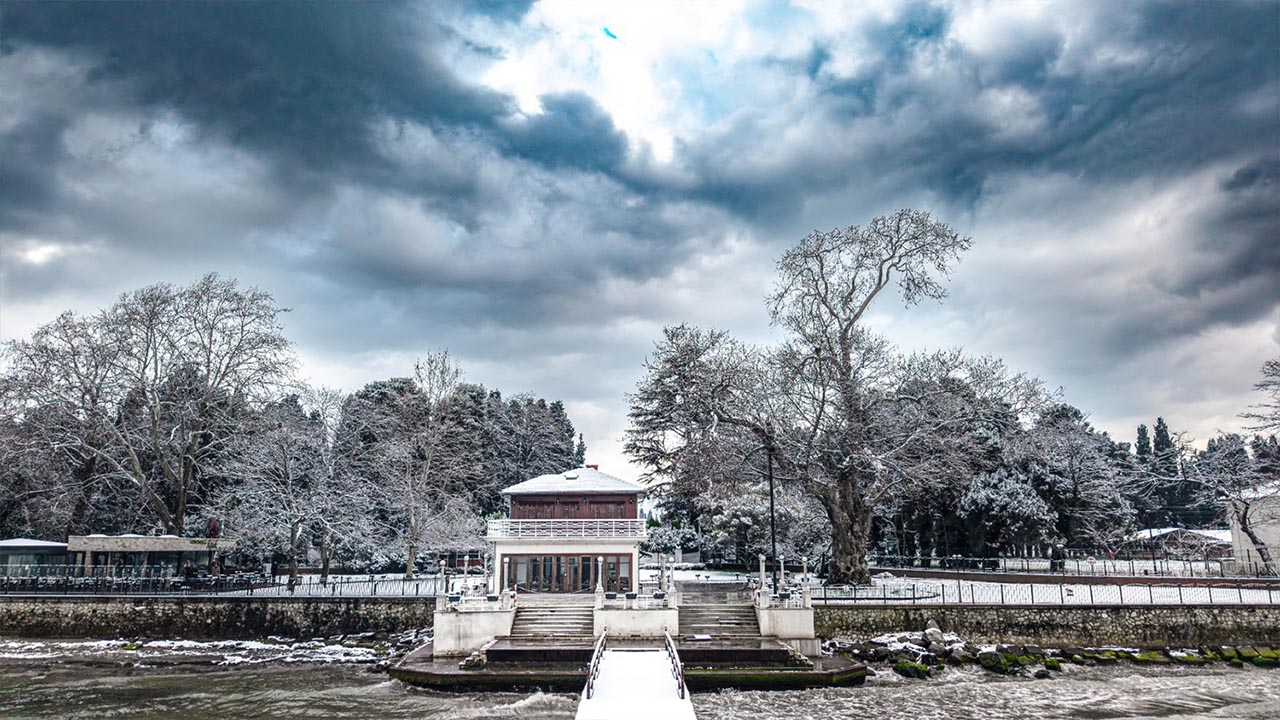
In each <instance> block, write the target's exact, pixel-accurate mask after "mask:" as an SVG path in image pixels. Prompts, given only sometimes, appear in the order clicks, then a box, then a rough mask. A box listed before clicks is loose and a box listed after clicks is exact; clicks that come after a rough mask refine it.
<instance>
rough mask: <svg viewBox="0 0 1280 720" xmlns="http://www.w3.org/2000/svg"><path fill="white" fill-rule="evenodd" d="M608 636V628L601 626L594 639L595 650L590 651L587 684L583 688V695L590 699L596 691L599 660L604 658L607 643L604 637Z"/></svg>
mask: <svg viewBox="0 0 1280 720" xmlns="http://www.w3.org/2000/svg"><path fill="white" fill-rule="evenodd" d="M608 636H609V628H603V629H602V630H601V631H600V639H599V640H596V647H595V650H592V651H591V667H590V668H589V669H588V670H587V686H586V687H585V688H583V690H582V693H583V695H584V696H585V697H586V698H587V699H588V700H590V699H591V696H592V695H593V694H595V691H596V677H597V676H598V675H600V660H601V659H602V658H604V649H605V646H606V645H607V644H608V642H607V640H606V638H607V637H608Z"/></svg>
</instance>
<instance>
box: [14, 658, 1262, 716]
mask: <svg viewBox="0 0 1280 720" xmlns="http://www.w3.org/2000/svg"><path fill="white" fill-rule="evenodd" d="M349 660H350V657H344V656H343V655H342V654H341V653H337V652H335V650H334V649H333V647H332V646H330V647H327V648H326V647H316V648H309V649H308V648H302V649H293V650H291V651H289V652H288V653H281V652H279V651H270V650H263V649H257V648H255V647H254V646H253V645H241V646H228V645H221V646H215V645H213V644H208V645H207V646H205V647H196V646H189V645H184V646H182V647H177V648H174V647H167V648H166V647H164V646H155V647H152V648H150V649H148V648H145V647H143V648H132V649H124V648H122V647H120V646H110V645H103V644H102V643H96V644H95V643H81V644H76V643H17V642H13V641H9V642H0V718H24V719H28V718H29V719H31V720H39V719H44V718H59V719H60V720H61V719H64V718H130V719H135V720H141V719H153V718H154V719H157V720H158V719H160V718H166V719H168V718H181V720H214V719H218V720H239V719H245V720H247V719H249V718H369V717H378V718H388V719H391V720H395V719H398V718H499V719H501V718H522V719H528V718H532V719H539V718H547V719H551V718H572V717H573V715H574V712H575V710H576V708H577V697H576V695H564V694H545V693H535V694H523V693H487V694H449V693H437V692H431V691H427V690H420V689H416V688H411V687H407V686H404V685H402V684H401V683H399V682H398V681H395V680H392V679H390V678H388V677H387V676H386V675H384V674H381V673H379V672H374V671H372V667H373V666H372V665H368V664H355V663H352V662H350V661H349ZM693 703H694V707H695V708H696V710H697V713H698V717H699V718H701V720H736V719H739V718H740V719H742V720H748V719H749V720H762V719H764V718H778V719H789V718H796V719H801V718H803V719H805V720H808V719H809V718H828V717H830V718H841V717H849V718H865V717H874V718H883V719H885V720H908V719H910V720H919V719H924V718H945V719H946V720H965V719H967V718H974V719H975V720H976V719H979V718H981V719H983V720H986V719H988V718H1037V719H1038V720H1052V719H1055V718H1072V719H1079V720H1110V719H1111V718H1184V719H1188V720H1190V719H1199V718H1218V719H1221V718H1244V719H1247V718H1258V719H1261V718H1268V719H1270V718H1276V717H1280V671H1276V670H1261V669H1256V668H1244V669H1241V670H1237V669H1233V668H1230V667H1213V668H1207V669H1206V668H1180V667H1169V668H1149V667H1135V666H1115V667H1094V668H1081V667H1074V666H1067V669H1066V671H1065V672H1063V673H1061V674H1058V675H1055V676H1054V679H1052V680H1031V679H1023V678H1002V677H997V676H994V675H991V674H989V673H986V672H984V671H981V670H976V669H960V670H954V669H952V670H947V671H946V672H945V673H944V674H943V675H942V677H941V678H936V679H933V680H929V681H910V680H906V679H903V678H899V677H898V676H896V675H893V674H892V673H881V674H880V675H878V676H877V677H875V678H870V679H869V680H868V682H867V684H866V685H864V686H862V687H858V688H839V689H836V688H832V689H824V690H804V691H790V692H732V691H729V692H719V693H698V694H695V695H694V697H693Z"/></svg>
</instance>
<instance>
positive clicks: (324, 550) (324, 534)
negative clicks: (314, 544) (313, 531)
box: [320, 529, 332, 585]
mask: <svg viewBox="0 0 1280 720" xmlns="http://www.w3.org/2000/svg"><path fill="white" fill-rule="evenodd" d="M329 533H330V531H329V530H328V529H325V530H322V531H321V532H320V584H321V585H328V584H329V554H330V553H329V547H330V545H331V544H332V543H331V541H330V540H329Z"/></svg>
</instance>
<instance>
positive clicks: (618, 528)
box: [489, 518, 646, 538]
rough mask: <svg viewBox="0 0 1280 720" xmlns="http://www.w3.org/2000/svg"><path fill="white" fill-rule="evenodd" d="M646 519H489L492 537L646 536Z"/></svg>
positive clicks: (490, 535)
mask: <svg viewBox="0 0 1280 720" xmlns="http://www.w3.org/2000/svg"><path fill="white" fill-rule="evenodd" d="M645 534H646V532H645V521H644V520H639V519H631V518H614V519H609V518H604V519H594V520H490V521H489V537H490V538H523V537H531V538H562V537H564V538H596V537H625V538H644V537H645Z"/></svg>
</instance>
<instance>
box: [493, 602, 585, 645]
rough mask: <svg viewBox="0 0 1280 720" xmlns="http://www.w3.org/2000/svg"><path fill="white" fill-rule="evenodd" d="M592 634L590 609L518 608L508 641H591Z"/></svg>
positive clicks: (547, 606) (565, 607)
mask: <svg viewBox="0 0 1280 720" xmlns="http://www.w3.org/2000/svg"><path fill="white" fill-rule="evenodd" d="M594 634H595V628H594V625H593V619H592V609H591V608H590V607H581V606H578V607H574V606H555V605H543V606H521V607H519V608H517V609H516V617H515V621H514V622H513V623H512V624H511V637H512V638H513V639H516V638H547V639H551V638H555V639H559V640H564V639H565V638H583V637H585V638H591V637H592V636H593V635H594Z"/></svg>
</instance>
